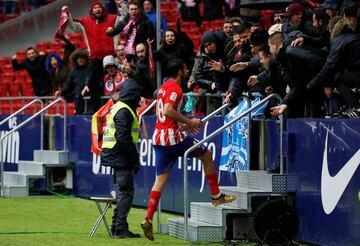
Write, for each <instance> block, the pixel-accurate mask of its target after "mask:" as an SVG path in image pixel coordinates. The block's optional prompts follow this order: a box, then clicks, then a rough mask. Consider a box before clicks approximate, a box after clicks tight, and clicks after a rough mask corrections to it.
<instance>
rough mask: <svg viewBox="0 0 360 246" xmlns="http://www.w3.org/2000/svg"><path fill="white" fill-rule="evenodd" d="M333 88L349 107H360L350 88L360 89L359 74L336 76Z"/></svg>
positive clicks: (347, 73)
mask: <svg viewBox="0 0 360 246" xmlns="http://www.w3.org/2000/svg"><path fill="white" fill-rule="evenodd" d="M335 86H336V88H337V89H338V90H339V92H340V95H341V96H342V97H343V98H344V100H345V101H346V102H347V103H348V104H349V106H350V107H359V106H360V103H359V97H358V96H357V95H355V94H354V93H353V92H352V90H351V89H352V88H360V73H353V72H346V73H342V74H337V75H336V77H335Z"/></svg>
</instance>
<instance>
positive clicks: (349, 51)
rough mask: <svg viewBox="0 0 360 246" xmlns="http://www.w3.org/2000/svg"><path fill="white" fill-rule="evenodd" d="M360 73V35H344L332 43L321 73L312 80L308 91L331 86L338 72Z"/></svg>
mask: <svg viewBox="0 0 360 246" xmlns="http://www.w3.org/2000/svg"><path fill="white" fill-rule="evenodd" d="M346 71H349V72H359V73H360V35H359V34H356V33H344V34H342V35H340V36H339V37H337V38H335V39H334V40H333V41H332V43H331V50H330V53H329V55H328V58H327V60H326V63H325V65H324V66H323V68H322V69H321V71H320V72H319V73H318V74H317V75H316V77H315V78H313V79H312V80H311V82H310V83H309V85H308V89H310V90H316V89H319V88H321V87H323V86H326V85H331V82H333V81H334V77H335V74H337V73H338V72H346Z"/></svg>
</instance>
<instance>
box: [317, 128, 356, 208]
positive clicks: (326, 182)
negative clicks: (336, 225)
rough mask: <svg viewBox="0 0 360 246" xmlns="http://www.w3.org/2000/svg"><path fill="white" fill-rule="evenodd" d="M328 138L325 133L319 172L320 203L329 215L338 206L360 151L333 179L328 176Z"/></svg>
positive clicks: (353, 171) (327, 134)
mask: <svg viewBox="0 0 360 246" xmlns="http://www.w3.org/2000/svg"><path fill="white" fill-rule="evenodd" d="M328 136H329V132H327V133H326V140H325V148H324V156H323V163H322V172H321V202H322V205H323V209H324V211H325V213H326V214H331V213H332V211H333V210H334V209H335V207H336V205H337V204H338V202H339V200H340V198H341V196H342V194H343V193H344V191H345V189H346V187H347V186H348V184H349V182H350V180H351V178H352V176H353V175H354V173H355V172H356V169H357V168H358V166H359V164H360V149H359V150H358V151H357V152H356V153H355V154H354V155H353V156H352V157H351V158H350V160H349V161H348V162H347V163H346V164H345V165H344V166H343V167H342V168H341V170H340V171H339V172H338V173H337V174H336V175H334V176H333V177H331V176H330V174H329V166H328V154H327V151H328Z"/></svg>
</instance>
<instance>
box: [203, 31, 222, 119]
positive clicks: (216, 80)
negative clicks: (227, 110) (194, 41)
mask: <svg viewBox="0 0 360 246" xmlns="http://www.w3.org/2000/svg"><path fill="white" fill-rule="evenodd" d="M225 40H226V35H225V34H224V33H223V32H212V31H207V32H205V33H204V34H203V36H202V37H201V50H202V53H201V56H200V57H199V65H198V68H197V73H196V80H197V85H198V86H199V87H200V88H201V90H202V91H201V93H206V92H208V93H221V92H226V91H227V89H228V82H227V79H226V74H225V66H224V63H223V60H224V45H225ZM200 100H203V98H201V99H200ZM201 104H202V103H201V102H200V103H199V105H201ZM220 105H221V98H220V97H218V98H216V97H211V98H210V105H207V107H208V108H207V112H211V111H213V110H215V109H216V108H218V107H219V106H220ZM199 111H204V109H199Z"/></svg>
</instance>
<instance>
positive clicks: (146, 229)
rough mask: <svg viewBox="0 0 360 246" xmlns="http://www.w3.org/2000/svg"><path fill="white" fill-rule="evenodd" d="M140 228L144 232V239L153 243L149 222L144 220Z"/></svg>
mask: <svg viewBox="0 0 360 246" xmlns="http://www.w3.org/2000/svg"><path fill="white" fill-rule="evenodd" d="M140 226H141V228H142V229H143V231H144V235H145V237H146V238H147V239H149V240H151V241H154V235H153V226H152V224H151V223H150V221H149V220H148V219H147V218H146V219H145V220H144V221H143V222H141V224H140Z"/></svg>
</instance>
